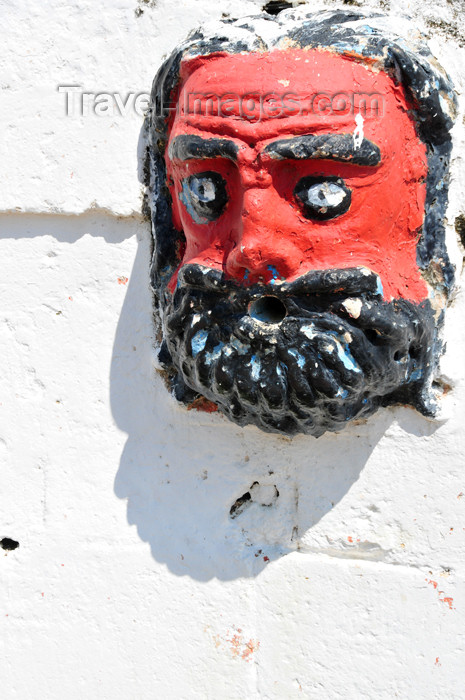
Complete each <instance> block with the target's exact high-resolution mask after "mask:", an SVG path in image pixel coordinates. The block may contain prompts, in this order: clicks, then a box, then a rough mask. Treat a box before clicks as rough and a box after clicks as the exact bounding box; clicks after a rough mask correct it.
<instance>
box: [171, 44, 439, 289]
mask: <svg viewBox="0 0 465 700" xmlns="http://www.w3.org/2000/svg"><path fill="white" fill-rule="evenodd" d="M181 78H182V82H181V90H180V94H179V100H178V103H179V106H180V109H178V113H177V114H176V116H175V117H174V120H173V122H172V125H171V129H170V138H169V148H168V149H167V158H166V160H167V174H168V184H169V187H170V191H171V195H172V200H173V220H174V225H175V227H176V228H177V229H179V230H181V229H182V230H183V231H184V234H185V237H186V249H185V251H184V255H183V260H182V264H187V263H198V264H201V265H204V266H207V267H211V268H215V269H222V270H224V271H225V273H226V274H227V275H228V276H229V277H231V278H234V279H235V280H238V281H241V282H243V283H244V284H250V283H254V282H260V281H263V282H270V281H273V280H279V279H286V280H288V281H291V280H293V279H295V278H297V277H299V276H300V275H302V274H303V273H305V272H308V271H309V270H312V269H328V268H348V267H357V266H365V267H367V268H369V269H370V270H372V271H374V272H376V273H377V274H378V275H379V276H380V278H381V281H382V284H383V290H384V298H385V299H386V300H390V299H392V298H398V297H401V298H405V299H409V300H411V301H416V302H418V301H420V300H423V299H425V298H426V297H427V296H428V288H427V285H426V283H425V281H424V280H423V279H422V277H421V275H420V271H419V268H418V265H417V263H416V244H417V238H418V234H419V229H420V227H421V225H422V223H423V217H424V204H425V189H426V188H425V180H426V174H427V161H426V148H425V145H424V144H423V143H422V142H421V141H420V140H419V138H418V136H417V135H416V132H415V127H414V122H413V120H412V118H411V116H410V114H409V111H408V110H409V106H408V104H407V101H406V99H405V95H404V92H403V89H402V88H401V87H400V86H399V85H396V84H395V83H394V82H393V80H392V79H391V78H390V77H389V76H388V75H387V74H386V73H385V72H383V71H377V70H376V69H375V68H373V67H370V66H369V65H367V64H366V63H360V62H358V61H356V60H353V59H350V58H346V57H343V56H340V55H336V54H332V53H330V52H328V51H318V50H311V51H304V50H300V49H290V50H286V51H273V52H270V53H249V54H236V55H229V54H227V55H219V54H218V55H211V56H206V57H202V58H200V59H193V60H191V61H188V62H186V63H185V64H184V65H183V69H182V73H181ZM201 95H203V96H204V98H203V99H201V97H200V96H201ZM363 96H365V97H363ZM367 96H371V98H370V97H367ZM367 104H368V107H367V108H366V109H365V106H366V105H367ZM370 104H371V108H370ZM175 282H176V275H175V276H174V279H173V280H172V282H171V284H172V287H174V284H175Z"/></svg>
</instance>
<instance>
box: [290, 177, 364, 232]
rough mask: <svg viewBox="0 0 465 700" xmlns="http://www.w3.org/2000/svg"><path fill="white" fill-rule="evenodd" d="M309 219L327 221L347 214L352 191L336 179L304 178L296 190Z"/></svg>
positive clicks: (295, 192) (295, 193)
mask: <svg viewBox="0 0 465 700" xmlns="http://www.w3.org/2000/svg"><path fill="white" fill-rule="evenodd" d="M294 195H295V196H296V198H297V200H298V202H299V204H300V205H301V207H302V210H303V213H304V215H305V216H306V217H307V219H317V220H320V221H325V220H327V219H334V218H335V217H337V216H341V215H342V214H345V212H346V211H347V210H348V209H349V207H350V202H351V191H350V190H349V188H348V187H346V185H345V184H344V182H343V180H341V179H340V178H336V177H324V176H321V177H313V176H309V177H303V178H302V179H301V180H299V182H298V183H297V185H296V187H295V189H294Z"/></svg>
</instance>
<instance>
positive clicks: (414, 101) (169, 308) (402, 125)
mask: <svg viewBox="0 0 465 700" xmlns="http://www.w3.org/2000/svg"><path fill="white" fill-rule="evenodd" d="M386 21H387V20H386V19H385V18H383V17H381V16H377V15H373V16H361V15H360V14H357V13H353V12H343V11H328V12H324V13H320V14H318V15H309V14H305V13H299V12H298V11H285V12H282V13H280V14H279V15H277V16H276V17H269V16H264V15H261V16H259V17H255V18H247V19H245V20H239V21H235V22H227V21H225V22H221V23H217V24H216V25H214V26H213V27H212V28H207V29H206V30H202V31H200V30H199V31H197V32H195V33H194V34H192V35H191V36H190V38H189V39H188V40H187V41H186V42H185V43H184V44H183V45H182V46H180V47H179V48H178V49H177V50H176V51H175V52H174V53H173V54H172V55H171V57H170V58H169V59H168V60H167V61H166V62H165V63H164V64H163V66H162V67H161V69H160V70H159V72H158V74H157V76H156V78H155V80H154V85H153V91H152V101H151V108H150V111H149V114H148V117H147V120H148V130H149V148H148V153H149V161H148V168H147V171H148V177H149V182H148V199H149V205H150V209H151V215H152V225H153V235H154V256H153V264H152V285H153V289H154V291H155V294H156V298H157V301H158V305H159V309H160V312H161V316H162V323H163V338H164V340H163V344H162V348H161V351H160V359H161V361H162V362H163V363H164V366H165V367H166V369H167V372H168V374H169V376H170V379H171V383H172V386H173V388H174V392H175V395H176V397H177V398H178V400H180V401H183V402H185V403H186V404H194V405H197V406H198V405H203V406H204V408H206V409H210V410H216V408H218V409H219V410H220V411H222V412H223V413H224V414H226V415H227V416H228V417H230V418H231V419H232V420H233V421H235V422H236V423H238V424H240V425H245V424H247V423H253V424H256V425H257V426H258V427H259V428H261V429H263V430H266V431H272V432H279V433H283V434H287V435H293V434H296V433H299V432H302V433H308V434H311V435H314V436H319V435H321V434H323V433H324V432H325V431H328V430H330V431H337V430H340V429H341V428H342V427H344V425H346V424H347V422H348V421H351V420H353V419H360V418H364V417H366V416H368V415H370V414H371V413H373V412H374V411H375V410H376V409H377V408H378V407H380V406H387V405H391V404H396V403H403V404H410V405H412V406H414V407H415V408H416V409H418V410H419V411H421V412H422V413H423V414H425V415H434V411H435V401H434V395H433V392H432V388H431V385H432V380H433V377H434V372H435V369H436V367H437V360H438V357H439V354H440V352H441V343H440V338H439V330H440V327H441V322H442V316H443V310H444V307H445V304H446V301H447V298H448V295H449V293H450V288H451V285H452V283H453V269H452V266H451V264H450V262H449V259H448V257H447V252H446V249H445V242H444V225H443V218H444V214H445V208H446V205H447V190H448V163H449V156H450V150H451V139H450V128H451V126H452V118H453V112H454V108H455V102H454V94H453V90H452V86H451V84H450V81H449V80H448V78H447V76H446V75H445V74H444V73H443V72H442V71H441V69H440V68H439V67H438V66H437V64H436V63H435V62H434V60H433V59H432V57H431V55H430V54H429V52H428V50H427V49H426V48H425V46H424V45H420V46H419V47H414V48H412V47H410V46H409V45H407V44H406V43H405V42H404V41H403V40H401V39H399V38H398V37H397V36H395V35H394V34H393V33H392V32H390V30H389V29H387V28H386V26H385V23H386ZM210 402H211V403H210Z"/></svg>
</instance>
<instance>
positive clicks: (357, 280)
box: [160, 265, 435, 437]
mask: <svg viewBox="0 0 465 700" xmlns="http://www.w3.org/2000/svg"><path fill="white" fill-rule="evenodd" d="M378 285H379V280H378V277H377V275H375V274H374V273H371V272H369V271H368V270H366V269H364V268H350V269H342V270H325V271H311V272H308V273H307V274H305V275H303V276H302V277H300V278H299V279H297V280H296V281H294V282H291V283H281V284H279V283H275V284H268V285H264V284H256V285H254V286H251V287H243V286H241V285H239V284H237V283H236V282H234V281H231V280H227V279H225V277H224V275H223V274H222V273H221V272H219V271H217V270H212V269H209V268H205V267H202V266H200V265H186V266H184V267H183V268H181V270H180V272H179V277H178V285H177V288H176V291H175V292H174V294H173V295H171V294H170V293H169V292H168V291H166V290H165V293H164V298H163V300H162V302H163V303H162V306H163V326H164V338H165V341H164V344H163V347H162V351H161V353H160V358H161V360H162V362H163V363H164V364H165V366H166V367H167V368H168V369H169V370H171V375H172V381H173V385H174V388H175V393H176V396H177V398H178V399H180V400H183V401H185V402H186V403H189V402H191V401H192V400H193V399H195V398H196V396H198V394H201V395H202V396H204V397H206V398H207V399H209V400H210V401H213V402H215V403H216V404H217V405H218V408H219V410H220V411H222V412H223V413H225V414H226V415H227V416H228V417H229V418H230V419H231V420H233V421H234V422H236V423H238V424H239V425H245V424H247V423H253V424H255V425H257V426H258V427H259V428H261V429H262V430H266V431H269V432H278V433H284V434H286V435H294V434H296V433H307V434H311V435H314V436H316V437H318V436H320V435H322V434H323V433H324V432H326V431H328V430H330V431H337V430H340V429H341V428H342V427H344V425H346V424H347V422H348V421H351V420H353V419H357V418H362V417H366V416H368V415H369V414H371V413H373V412H374V411H375V410H376V409H377V408H378V407H379V406H381V405H383V406H386V405H388V404H393V403H409V404H411V405H413V406H415V407H416V408H418V409H419V410H421V411H422V412H423V413H428V406H427V405H426V403H425V399H424V395H425V393H426V392H425V386H427V384H428V379H429V378H430V376H431V370H432V357H433V353H432V346H433V340H434V335H435V330H434V329H435V324H434V318H433V311H432V308H431V305H430V303H429V302H428V301H425V302H422V303H421V304H415V303H412V302H409V301H406V300H404V299H396V300H394V301H392V302H385V301H383V300H382V298H381V296H380V290H379V286H378Z"/></svg>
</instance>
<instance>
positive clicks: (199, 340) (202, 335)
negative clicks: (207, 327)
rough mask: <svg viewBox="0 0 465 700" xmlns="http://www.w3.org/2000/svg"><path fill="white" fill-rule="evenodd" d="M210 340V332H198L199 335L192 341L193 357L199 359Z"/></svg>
mask: <svg viewBox="0 0 465 700" xmlns="http://www.w3.org/2000/svg"><path fill="white" fill-rule="evenodd" d="M207 338H208V331H197V333H196V334H195V335H194V337H193V338H192V340H191V347H192V355H193V356H194V357H197V355H198V354H199V352H201V351H202V350H203V349H204V347H205V344H206V342H207Z"/></svg>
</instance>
